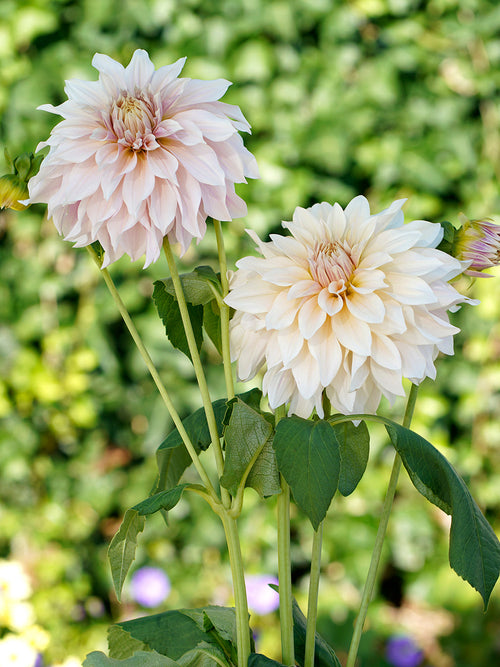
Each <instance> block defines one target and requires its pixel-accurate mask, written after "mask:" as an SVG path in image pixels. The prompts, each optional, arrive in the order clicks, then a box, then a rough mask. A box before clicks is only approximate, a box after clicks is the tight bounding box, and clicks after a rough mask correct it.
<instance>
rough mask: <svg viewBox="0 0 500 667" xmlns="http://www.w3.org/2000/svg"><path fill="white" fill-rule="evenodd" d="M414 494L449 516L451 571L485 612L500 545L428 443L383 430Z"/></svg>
mask: <svg viewBox="0 0 500 667" xmlns="http://www.w3.org/2000/svg"><path fill="white" fill-rule="evenodd" d="M386 429H387V432H388V433H389V437H390V438H391V441H392V443H393V445H394V447H395V448H396V450H397V452H398V453H399V455H400V456H401V458H402V460H403V463H404V466H405V468H406V470H407V471H408V474H409V475H410V478H411V480H412V482H413V484H414V485H415V487H416V488H417V490H418V491H419V492H420V493H421V494H422V495H423V496H425V497H426V498H427V499H428V500H430V501H431V502H432V503H433V504H434V505H437V506H438V507H440V508H441V509H442V510H444V511H445V512H446V513H447V514H451V516H452V520H451V530H450V551H449V557H450V565H451V567H452V568H453V569H454V570H455V572H456V573H457V574H458V575H460V576H461V577H462V578H463V579H465V580H466V581H468V582H469V584H470V585H471V586H473V587H474V588H475V589H476V590H477V591H478V592H479V593H480V594H481V596H482V598H483V601H484V605H485V607H487V606H488V600H489V598H490V595H491V591H492V590H493V587H494V586H495V583H496V581H497V579H498V575H499V573H500V542H499V541H498V538H497V537H496V535H495V533H494V532H493V530H492V528H491V526H490V525H489V523H488V522H487V521H486V519H485V518H484V516H483V515H482V513H481V510H480V509H479V507H478V506H477V504H476V503H475V501H474V499H473V498H472V496H471V494H470V492H469V490H468V489H467V486H466V485H465V482H464V481H463V479H462V478H461V477H460V476H459V475H458V474H457V473H456V471H455V469H454V468H453V466H452V465H451V464H450V463H449V462H448V461H447V460H446V459H445V457H444V456H443V455H442V454H441V453H440V452H438V450H437V449H435V447H433V446H432V445H431V444H430V442H427V440H425V439H424V438H422V437H421V436H419V435H417V433H414V432H413V431H411V430H409V429H406V428H403V427H402V426H399V425H397V424H392V425H386Z"/></svg>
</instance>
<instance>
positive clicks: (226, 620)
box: [181, 605, 236, 644]
mask: <svg viewBox="0 0 500 667" xmlns="http://www.w3.org/2000/svg"><path fill="white" fill-rule="evenodd" d="M181 611H182V613H183V614H185V615H186V616H189V618H192V619H193V621H194V622H195V623H196V624H197V626H198V627H199V628H200V630H203V632H209V631H210V630H212V629H214V630H216V632H217V634H218V635H219V636H220V637H222V639H226V640H227V641H230V642H232V643H233V644H236V615H235V611H234V609H233V608H231V607H218V606H216V605H210V606H208V607H202V608H201V609H182V610H181Z"/></svg>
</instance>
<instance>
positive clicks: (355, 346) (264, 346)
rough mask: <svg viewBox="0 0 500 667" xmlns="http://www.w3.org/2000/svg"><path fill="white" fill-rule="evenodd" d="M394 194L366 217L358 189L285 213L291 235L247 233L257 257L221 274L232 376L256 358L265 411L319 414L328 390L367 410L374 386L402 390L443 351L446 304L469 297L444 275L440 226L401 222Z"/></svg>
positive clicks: (448, 332) (451, 265)
mask: <svg viewBox="0 0 500 667" xmlns="http://www.w3.org/2000/svg"><path fill="white" fill-rule="evenodd" d="M404 201H405V200H399V201H395V202H394V203H392V204H391V205H390V206H389V208H387V209H385V210H384V211H382V212H381V213H378V214H374V215H372V214H371V213H370V207H369V204H368V201H367V200H366V199H365V198H364V197H356V198H355V199H353V200H352V201H351V202H350V203H349V204H348V206H347V207H346V209H345V210H343V209H342V208H341V207H340V206H339V204H335V205H334V206H331V205H330V204H327V203H322V204H315V205H314V206H312V207H311V208H308V209H303V208H297V209H296V210H295V213H294V216H293V222H284V223H283V226H284V227H285V228H287V229H288V230H289V231H290V232H291V236H280V235H278V234H272V235H271V241H270V242H268V243H264V242H262V241H261V240H260V239H259V238H258V237H257V235H256V234H254V233H253V232H249V234H250V235H251V236H252V238H253V239H254V240H255V242H256V243H257V246H258V249H259V251H260V253H261V255H262V256H261V257H245V258H243V259H240V260H239V261H238V262H236V266H237V267H238V271H236V272H235V273H234V274H233V275H232V276H231V277H230V293H229V295H228V297H227V298H226V303H228V304H229V305H230V306H231V307H232V308H234V309H235V310H236V313H235V316H234V317H233V319H232V321H231V355H232V358H233V360H236V361H237V368H238V376H239V378H240V379H241V380H247V379H250V378H252V377H253V376H254V375H255V374H256V373H257V372H258V370H259V369H260V368H261V367H262V366H263V365H264V364H266V366H267V368H266V372H265V375H264V378H263V390H264V393H265V394H267V396H268V399H269V404H270V406H271V408H272V409H275V408H277V407H278V406H280V405H282V404H289V413H293V414H297V415H299V416H301V417H309V416H310V415H311V413H312V412H313V410H314V409H315V410H316V412H317V414H318V415H319V416H321V417H322V416H323V407H322V394H323V390H326V394H327V396H328V398H329V400H330V402H331V404H332V407H333V408H334V409H335V410H338V411H340V412H342V413H344V414H352V413H356V412H372V413H373V412H375V411H376V409H377V407H378V405H379V402H380V399H381V397H382V395H384V396H386V397H387V398H388V399H389V400H390V401H391V402H392V401H393V400H394V398H395V397H396V396H403V395H404V389H403V384H402V380H403V378H408V379H409V380H411V381H412V382H414V383H416V384H418V383H420V382H421V381H422V380H423V379H424V378H425V377H431V378H434V377H435V375H436V369H435V366H434V360H435V359H436V357H437V355H438V353H439V352H443V353H445V354H452V353H453V336H454V335H455V334H456V333H457V332H458V329H457V328H456V327H455V326H452V325H451V324H450V322H449V319H448V311H453V310H456V309H457V307H458V306H457V304H459V303H462V302H466V301H468V302H471V300H470V299H467V298H466V297H464V296H462V295H461V294H460V293H459V292H457V290H456V289H455V288H454V287H452V286H451V285H450V284H449V283H448V281H449V280H450V279H452V278H454V277H455V276H457V275H458V274H460V273H462V271H463V266H462V264H461V262H459V261H458V260H457V259H455V258H453V257H450V255H448V254H446V253H445V252H442V251H440V250H437V249H436V246H437V245H438V243H439V242H440V241H441V238H442V236H443V230H442V227H441V226H440V225H437V224H433V223H431V222H427V221H425V220H414V221H413V222H409V223H407V224H403V223H404V218H403V213H402V211H401V207H402V205H403V203H404Z"/></svg>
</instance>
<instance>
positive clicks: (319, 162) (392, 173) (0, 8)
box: [0, 0, 500, 667]
mask: <svg viewBox="0 0 500 667" xmlns="http://www.w3.org/2000/svg"><path fill="white" fill-rule="evenodd" d="M136 48H145V49H147V50H148V51H149V53H150V55H151V57H152V59H153V61H154V62H155V64H156V66H161V65H165V64H168V63H170V62H173V61H174V60H176V59H178V58H180V57H182V56H184V55H187V56H188V61H187V63H186V66H185V69H184V74H185V75H186V76H190V77H194V78H217V77H224V78H227V79H229V80H231V81H233V82H234V85H233V86H232V87H231V88H230V90H229V92H228V93H227V95H226V97H225V100H226V101H228V102H231V103H235V104H239V105H240V106H241V108H242V110H243V112H244V114H245V115H246V117H247V118H248V120H249V121H250V123H251V125H252V128H253V134H252V136H250V137H248V138H247V139H246V145H247V147H248V148H249V149H250V150H251V151H252V152H253V153H254V154H255V155H256V157H257V160H258V163H259V166H260V169H261V175H262V178H261V180H259V181H256V182H252V183H250V184H249V185H248V186H242V187H241V188H240V189H239V192H240V194H241V195H242V196H243V197H244V198H245V200H246V201H247V203H248V209H249V213H248V217H247V218H246V219H245V220H238V221H235V222H234V223H232V224H231V225H227V239H226V243H227V246H228V252H229V254H230V257H231V258H232V260H233V261H234V260H235V259H236V258H237V257H239V256H241V254H243V253H246V252H251V249H252V244H251V243H249V242H248V241H247V239H246V238H245V236H244V228H245V227H251V228H253V229H255V230H256V231H257V232H258V233H259V234H261V235H265V234H266V233H268V232H270V231H277V230H278V229H279V228H280V222H281V220H282V219H285V220H287V219H290V218H291V215H292V212H293V210H294V208H295V207H296V206H298V205H301V206H308V205H311V204H312V203H314V202H316V201H322V200H326V201H329V202H333V201H339V203H341V204H342V205H345V204H346V203H347V202H348V201H349V199H350V198H352V197H353V196H355V195H357V194H365V195H366V196H367V197H368V198H369V199H370V202H371V203H372V206H373V210H377V209H380V208H384V207H385V206H387V205H388V204H389V203H390V202H391V201H392V200H393V199H394V198H396V197H398V198H399V197H408V199H409V201H408V203H407V205H406V207H405V212H406V215H407V216H408V218H425V219H430V220H435V221H439V220H443V219H447V220H450V221H452V222H453V223H455V224H456V223H457V219H458V214H459V212H460V211H463V212H464V213H465V214H466V215H467V216H468V217H470V218H481V217H493V218H495V216H498V204H499V200H500V197H499V190H498V180H499V179H498V177H499V174H500V137H499V126H500V104H499V96H498V88H499V81H500V67H499V65H500V5H498V4H497V3H496V2H494V1H493V0H491V1H488V0H430V1H428V2H427V1H418V0H352V1H350V2H335V1H329V0H270V1H267V2H266V1H265V0H220V1H219V2H212V1H211V0H179V1H177V2H175V1H174V0H2V2H1V3H0V114H1V120H0V139H1V143H2V144H3V145H5V146H7V147H8V148H9V150H10V152H11V154H12V155H16V154H18V153H20V152H22V151H26V150H27V151H30V150H34V149H35V147H36V145H37V143H38V142H39V141H40V140H43V139H45V138H46V137H47V136H48V133H49V131H50V129H51V127H52V126H53V124H54V121H55V119H54V117H53V116H52V115H51V114H46V113H44V112H39V111H36V107H37V106H38V105H40V104H43V103H48V102H50V103H53V104H57V103H60V102H61V101H63V99H64V92H63V81H64V79H70V78H82V79H94V78H95V77H96V73H95V71H94V70H93V69H92V67H91V65H90V62H91V58H92V56H93V54H94V53H95V52H96V51H98V52H103V53H106V54H108V55H110V56H112V57H113V58H115V59H118V60H120V61H121V62H122V63H123V64H127V63H128V61H129V59H130V57H131V55H132V53H133V51H134V50H135V49H136ZM1 166H2V167H3V166H4V165H1ZM4 171H5V169H2V171H1V172H0V173H3V172H4ZM43 214H44V211H43V208H42V207H39V208H38V207H33V208H30V209H28V210H27V211H25V212H22V213H19V214H17V213H15V212H13V211H4V212H2V213H0V239H1V246H0V371H1V383H0V417H1V418H2V422H1V425H0V557H9V556H10V557H14V558H16V559H19V560H21V561H23V562H24V563H25V565H26V567H27V568H28V570H29V571H30V573H31V574H32V577H33V580H34V583H35V588H36V591H35V594H34V597H33V603H34V605H35V609H36V613H37V617H38V620H39V622H40V624H41V625H42V626H43V627H45V628H46V629H47V630H49V632H50V633H51V635H52V642H51V645H50V647H49V649H48V651H47V655H46V658H47V664H50V662H51V661H55V660H62V659H63V657H65V656H67V655H69V654H74V655H77V656H80V657H83V656H84V655H85V652H87V651H89V650H92V649H102V648H105V629H106V627H107V625H108V623H109V622H110V619H117V618H123V617H124V616H126V615H127V614H132V615H134V614H137V613H139V610H138V609H137V607H135V606H134V605H133V603H132V601H131V600H130V598H128V601H127V600H125V604H124V605H123V606H118V605H117V603H116V600H115V599H114V597H113V595H112V593H111V580H110V573H109V569H108V566H107V563H106V556H105V553H106V546H107V543H108V542H109V539H110V538H111V536H112V535H113V534H114V532H115V531H116V530H117V528H118V525H119V523H120V519H121V517H122V515H123V512H124V510H125V509H126V508H127V507H130V506H132V505H134V504H136V503H137V502H138V501H140V500H142V498H143V497H144V496H145V492H147V490H149V488H150V486H151V485H152V482H153V480H154V474H155V464H154V456H153V453H154V451H155V449H156V447H157V446H158V445H159V444H160V442H161V441H162V439H163V438H164V436H165V435H166V434H167V433H168V430H169V428H170V422H169V418H168V416H166V415H165V413H164V409H163V407H162V404H161V403H160V401H159V400H158V399H157V398H156V394H155V391H154V387H153V385H152V382H151V380H150V379H149V377H148V375H147V373H146V371H145V369H144V368H143V366H142V363H141V360H140V359H139V357H138V355H137V353H136V352H135V350H134V348H133V346H132V344H131V342H130V341H129V338H128V335H127V333H126V331H125V330H124V327H123V325H122V324H121V322H120V320H119V317H118V314H117V312H116V311H115V309H114V306H113V304H112V302H111V299H110V298H109V296H108V294H107V292H106V289H105V287H104V285H103V284H101V282H100V280H99V275H98V274H97V272H96V270H95V267H94V266H93V265H92V263H91V262H90V261H89V259H88V257H87V255H86V253H85V252H84V251H82V250H73V249H72V248H71V247H70V245H69V244H67V243H65V242H63V241H62V240H61V239H59V238H58V236H57V233H56V231H55V229H54V228H53V226H52V224H51V223H50V222H48V221H46V220H44V218H43ZM496 219H497V222H498V217H497V218H496ZM213 260H214V251H213V239H212V237H211V234H210V233H209V234H208V235H207V238H206V241H204V243H203V244H202V245H201V246H199V247H193V248H192V249H190V251H189V252H188V254H187V255H186V256H185V257H184V258H183V265H185V266H186V267H189V266H192V265H194V264H201V263H204V264H207V263H208V264H210V263H211V262H212V261H213ZM112 274H113V276H114V277H115V279H116V281H117V282H118V283H119V286H120V290H121V292H122V296H123V298H124V300H125V301H126V303H127V305H128V306H129V308H130V310H131V311H132V313H133V315H134V317H135V318H136V320H137V324H138V326H139V328H140V330H141V333H142V334H143V336H144V338H145V340H146V342H147V344H148V346H149V347H150V349H151V351H152V354H153V357H154V359H155V361H156V362H157V364H158V366H159V367H160V368H161V372H162V376H163V378H164V379H165V382H166V383H167V385H170V386H173V387H175V398H176V402H177V405H178V407H179V410H180V411H181V412H182V414H183V415H187V414H189V412H190V411H191V410H192V409H193V408H196V407H198V406H199V399H198V397H197V393H196V389H195V386H194V384H193V374H192V372H191V369H190V367H189V364H188V362H187V360H185V359H184V358H182V357H181V355H179V354H178V353H175V352H173V351H172V350H171V349H170V347H169V345H168V343H167V341H166V339H165V337H164V334H163V327H162V325H161V323H160V321H159V320H158V319H157V317H156V315H155V312H154V307H153V305H152V301H151V293H152V283H153V280H155V279H158V278H163V277H164V276H165V274H166V266H165V264H164V263H163V262H162V261H161V260H160V261H159V262H158V263H157V264H156V265H154V266H152V267H151V268H150V269H148V270H147V271H145V272H143V271H142V268H141V263H140V262H139V263H135V264H131V263H130V262H129V261H128V259H122V260H120V261H119V262H118V263H117V264H116V265H114V266H113V267H112ZM497 274H498V272H497ZM462 287H463V289H466V290H469V293H470V294H471V295H473V296H477V297H478V298H480V299H481V305H479V306H477V307H475V308H474V309H472V308H471V307H466V308H465V309H463V310H462V311H461V312H459V313H458V314H457V315H456V316H455V320H456V322H457V324H458V326H460V327H461V328H462V333H461V334H460V335H459V336H458V337H457V339H456V355H455V356H454V357H453V358H447V359H443V360H441V361H440V362H439V365H438V368H439V370H438V380H437V381H436V382H430V381H427V382H426V383H425V384H424V386H423V388H422V392H421V393H422V395H421V397H420V399H419V403H418V408H417V411H418V416H417V417H416V419H415V422H414V426H415V428H416V430H418V431H419V432H420V433H421V434H422V435H423V436H424V437H426V438H428V439H429V440H431V441H432V442H433V443H434V444H436V445H438V446H439V447H440V448H441V450H442V451H443V452H444V453H445V454H446V456H447V457H448V458H449V459H450V460H451V461H452V463H453V464H454V465H455V466H456V467H457V468H458V470H459V471H460V472H461V474H462V475H463V476H464V477H465V479H466V481H467V482H468V484H469V487H470V488H471V491H472V493H473V495H474V497H475V498H476V499H477V501H478V502H479V504H480V506H481V507H482V509H483V510H484V512H485V514H486V516H487V517H488V519H489V520H490V522H491V523H492V525H493V526H494V527H495V529H496V531H497V534H498V532H499V529H500V511H499V510H500V454H499V452H500V400H499V392H500V361H499V360H500V325H499V315H500V305H499V299H498V295H499V294H500V287H499V283H498V277H497V278H495V279H489V280H483V281H479V282H478V283H477V284H476V285H474V286H470V285H469V284H468V283H464V284H463V285H462ZM205 355H206V360H207V362H208V361H215V365H214V366H212V367H210V370H209V374H210V376H211V377H210V382H211V384H212V386H213V387H214V398H219V397H221V396H223V381H222V376H221V372H220V367H219V366H218V365H217V356H216V353H215V352H214V350H213V349H212V348H210V347H207V349H206V350H205ZM385 407H386V409H387V410H389V408H388V406H385ZM401 408H402V406H401V405H400V404H398V405H396V406H395V407H394V408H393V409H392V410H390V412H391V414H392V415H393V416H395V415H398V414H401ZM386 445H387V443H386V439H385V438H384V434H383V433H382V432H381V431H380V432H378V431H375V432H374V436H373V445H372V452H371V460H370V463H369V469H368V472H367V474H366V476H365V478H364V479H363V481H362V483H361V485H360V487H359V489H358V490H357V491H356V493H355V494H354V496H353V497H352V498H347V499H343V498H342V499H336V500H335V501H334V504H333V506H332V508H331V510H330V519H329V521H328V525H327V529H326V536H325V553H324V563H325V567H324V572H325V574H324V581H323V584H322V590H321V605H322V607H321V612H322V617H321V622H320V625H321V630H322V631H323V633H324V634H325V636H327V638H329V639H330V641H331V642H332V643H333V645H334V646H335V648H336V650H337V652H338V653H339V655H340V656H341V655H342V649H343V648H345V646H346V641H347V639H348V637H349V634H350V627H351V624H352V618H353V615H354V614H355V610H356V608H357V596H358V593H357V591H358V590H359V588H360V586H361V584H362V582H363V580H364V575H365V572H366V568H367V564H368V561H369V557H370V549H371V545H372V544H373V541H374V538H375V532H376V527H377V520H376V514H377V509H378V508H380V506H381V502H382V498H383V494H384V490H385V486H386V483H387V478H388V472H389V467H390V451H391V450H389V449H388V448H387V446H386ZM247 502H248V507H249V511H248V512H247V514H246V516H245V518H244V520H243V521H242V534H243V545H244V553H245V558H246V560H247V563H248V568H249V570H250V571H253V572H262V571H264V572H265V571H267V572H274V571H275V570H276V562H275V554H274V546H275V532H274V524H273V514H272V512H271V508H270V507H269V506H267V507H264V506H262V505H261V504H260V502H259V501H258V499H257V496H256V494H254V492H253V491H249V492H248V497H247ZM269 505H272V502H270V503H269ZM171 514H172V517H171V522H170V526H169V529H168V532H166V530H165V526H164V524H163V523H162V521H161V519H159V518H158V517H155V518H154V519H152V520H150V521H148V524H147V526H146V531H145V533H144V535H143V536H141V537H142V540H141V542H140V544H141V546H140V549H139V553H138V561H137V565H138V566H139V565H143V564H153V565H160V566H163V567H165V568H166V570H167V572H168V574H169V576H170V578H171V580H172V583H173V590H172V593H171V595H170V597H169V598H168V600H167V602H166V605H167V607H168V608H174V607H176V606H190V605H191V606H194V605H202V604H206V603H207V602H218V601H224V600H225V599H227V596H228V595H229V593H228V590H229V581H230V577H229V571H228V568H227V564H226V557H225V554H224V550H223V533H222V528H221V526H219V525H218V524H217V521H216V520H215V518H212V517H211V515H209V513H208V511H207V510H206V508H205V507H204V506H203V505H202V504H201V501H200V502H198V501H196V500H189V499H186V500H183V501H182V502H181V504H180V505H179V506H178V508H176V509H175V510H174V511H173V512H172V513H171ZM390 525H391V528H390V536H389V541H388V545H387V549H386V552H385V558H386V562H387V567H386V570H385V573H384V578H383V581H382V584H381V586H380V589H379V593H378V596H377V599H376V601H375V603H374V608H373V611H372V614H371V617H370V618H371V620H370V628H369V633H368V635H367V637H366V640H365V643H364V648H363V653H362V656H361V663H362V664H363V665H364V664H370V665H371V666H375V667H376V666H377V665H386V664H387V663H386V662H385V661H384V658H383V646H384V641H385V639H384V638H385V637H387V636H388V635H390V634H392V633H394V632H403V633H410V634H411V633H413V635H414V636H416V637H417V639H418V640H419V641H420V643H421V644H422V645H423V646H424V648H425V650H426V655H427V658H426V659H427V662H426V663H425V664H429V665H431V664H432V665H436V666H437V667H440V666H441V665H442V666H443V667H447V666H448V665H455V664H456V665H459V666H460V667H481V666H482V665H485V666H486V665H491V664H494V663H495V660H498V657H499V651H500V649H499V647H498V641H497V640H496V639H495V631H498V627H499V623H500V597H499V594H498V592H497V593H496V594H495V593H494V594H493V597H492V602H491V606H490V609H489V612H488V614H487V615H486V616H483V615H482V612H481V603H480V599H479V596H478V595H477V594H475V593H474V592H473V591H471V590H469V589H468V587H467V586H466V585H465V584H464V583H463V582H461V581H460V580H459V579H458V578H457V577H456V576H455V575H454V574H453V573H451V571H450V570H449V567H448V564H447V524H446V522H445V521H444V520H443V517H442V515H441V514H440V513H438V511H437V510H435V509H433V508H431V506H430V505H428V504H427V503H426V501H424V500H423V499H422V498H420V497H417V495H416V492H415V491H414V489H413V487H412V486H411V484H410V483H409V482H408V480H406V479H405V478H403V479H402V481H401V484H400V491H399V494H398V497H397V501H396V505H395V509H394V515H393V518H392V521H391V524H390ZM293 526H294V541H293V549H294V551H293V562H294V580H295V585H296V590H297V594H298V597H299V599H300V600H301V601H303V599H304V594H305V591H306V584H307V579H306V576H305V575H306V573H307V566H308V558H309V556H308V554H309V549H310V542H311V534H310V528H309V527H308V526H307V524H306V521H305V520H304V519H303V517H299V516H295V517H294V524H293ZM221 550H222V553H221ZM221 562H222V563H223V565H224V566H223V567H221ZM268 621H269V619H268ZM268 621H266V623H264V622H263V621H262V620H259V619H255V623H254V624H256V625H257V628H258V630H259V632H260V634H261V649H262V650H263V651H268V652H269V654H270V655H272V654H273V651H274V656H276V649H275V645H274V643H275V641H276V635H275V634H273V632H274V631H275V628H276V618H274V617H273V618H272V619H271V621H269V622H268Z"/></svg>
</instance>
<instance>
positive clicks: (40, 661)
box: [33, 653, 43, 667]
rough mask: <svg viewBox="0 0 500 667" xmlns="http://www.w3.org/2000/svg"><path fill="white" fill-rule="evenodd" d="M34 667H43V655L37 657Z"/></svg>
mask: <svg viewBox="0 0 500 667" xmlns="http://www.w3.org/2000/svg"><path fill="white" fill-rule="evenodd" d="M33 667H43V656H42V654H41V653H39V654H38V655H37V656H36V660H35V664H34V665H33Z"/></svg>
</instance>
